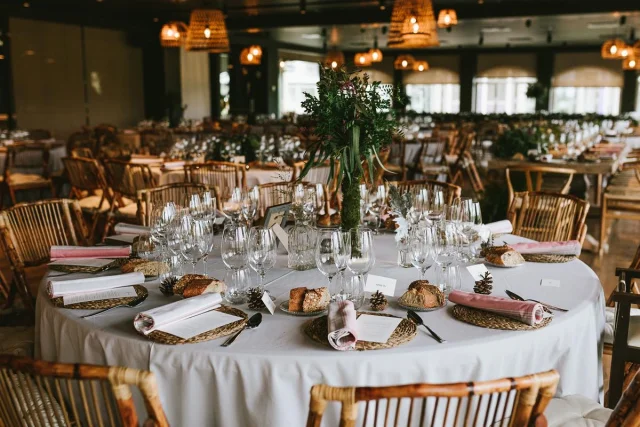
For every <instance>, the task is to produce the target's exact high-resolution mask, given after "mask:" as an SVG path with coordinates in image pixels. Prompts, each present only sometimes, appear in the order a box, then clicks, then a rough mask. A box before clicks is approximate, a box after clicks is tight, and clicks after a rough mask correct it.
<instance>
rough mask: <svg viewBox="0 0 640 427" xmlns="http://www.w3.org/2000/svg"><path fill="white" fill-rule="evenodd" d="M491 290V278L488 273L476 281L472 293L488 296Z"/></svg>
mask: <svg viewBox="0 0 640 427" xmlns="http://www.w3.org/2000/svg"><path fill="white" fill-rule="evenodd" d="M492 290H493V277H492V276H491V273H490V272H488V271H487V272H486V273H484V276H482V278H481V279H480V280H477V281H476V285H475V286H474V287H473V292H475V293H477V294H483V295H489V294H490V293H491V291H492Z"/></svg>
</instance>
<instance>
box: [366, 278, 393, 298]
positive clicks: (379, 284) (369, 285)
mask: <svg viewBox="0 0 640 427" xmlns="http://www.w3.org/2000/svg"><path fill="white" fill-rule="evenodd" d="M364 290H365V292H372V293H373V292H376V291H380V292H382V293H383V294H385V295H387V296H390V297H392V296H393V294H394V292H395V290H396V279H392V278H390V277H384V276H376V275H375V274H369V275H368V276H367V282H366V283H365V285H364Z"/></svg>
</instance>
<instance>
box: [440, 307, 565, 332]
mask: <svg viewBox="0 0 640 427" xmlns="http://www.w3.org/2000/svg"><path fill="white" fill-rule="evenodd" d="M452 314H453V317H455V318H456V319H458V320H461V321H463V322H465V323H470V324H472V325H475V326H480V327H482V328H489V329H505V330H507V331H530V330H533V329H540V328H544V327H545V326H547V325H548V324H549V323H550V322H551V320H552V317H547V318H546V319H543V320H542V322H540V323H539V324H538V325H536V326H529V325H527V324H526V323H522V322H519V321H517V320H515V319H510V318H508V317H504V316H500V315H499V314H494V313H490V312H488V311H484V310H478V309H475V308H471V307H465V306H464V305H459V304H458V305H456V306H455V307H453V310H452Z"/></svg>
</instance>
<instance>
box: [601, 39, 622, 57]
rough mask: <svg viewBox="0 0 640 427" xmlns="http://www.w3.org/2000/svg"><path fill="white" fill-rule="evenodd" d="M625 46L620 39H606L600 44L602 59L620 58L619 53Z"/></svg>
mask: <svg viewBox="0 0 640 427" xmlns="http://www.w3.org/2000/svg"><path fill="white" fill-rule="evenodd" d="M625 47H627V45H626V44H625V42H624V41H622V40H620V39H611V40H607V41H606V42H604V44H603V45H602V49H601V52H600V54H601V55H602V58H603V59H620V58H621V56H620V53H621V51H622V50H623V49H624V48H625Z"/></svg>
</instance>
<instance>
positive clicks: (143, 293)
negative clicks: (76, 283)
mask: <svg viewBox="0 0 640 427" xmlns="http://www.w3.org/2000/svg"><path fill="white" fill-rule="evenodd" d="M133 287H134V289H135V290H136V294H138V296H137V297H127V298H113V299H102V300H97V301H87V302H80V303H78V304H70V305H64V303H63V299H62V297H58V298H53V299H52V300H51V303H53V305H54V306H56V307H59V308H71V309H76V310H102V309H105V308H111V307H115V306H117V305H123V304H129V303H130V302H131V301H135V300H137V299H140V298H142V299H143V300H144V299H146V298H147V296H149V292H147V288H145V287H144V286H142V285H133Z"/></svg>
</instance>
